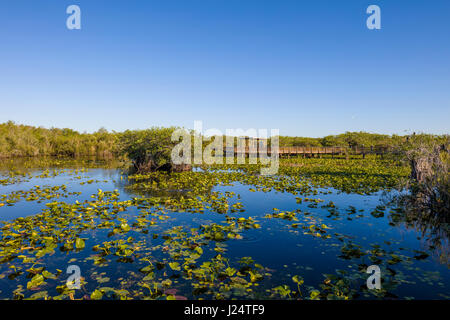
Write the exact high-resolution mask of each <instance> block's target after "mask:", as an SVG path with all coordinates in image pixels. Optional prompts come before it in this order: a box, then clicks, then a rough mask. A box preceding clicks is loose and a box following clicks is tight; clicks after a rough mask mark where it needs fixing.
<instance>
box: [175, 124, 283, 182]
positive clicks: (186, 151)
mask: <svg viewBox="0 0 450 320" xmlns="http://www.w3.org/2000/svg"><path fill="white" fill-rule="evenodd" d="M279 132H280V131H279V129H271V130H270V139H269V132H268V130H267V129H258V130H257V129H254V128H251V129H247V130H244V129H226V130H225V135H224V134H223V132H222V131H220V130H219V129H215V128H212V129H208V130H205V131H203V123H202V121H195V122H194V134H193V135H192V134H191V132H189V131H188V130H186V129H177V130H175V131H174V132H173V134H172V141H173V142H179V143H178V144H177V145H176V146H175V147H174V148H173V149H172V154H171V158H172V159H171V160H172V163H173V164H175V165H183V164H188V165H192V164H196V165H201V164H208V165H211V164H234V163H237V164H245V163H247V161H246V158H248V164H257V163H258V162H259V163H260V164H261V165H263V166H266V167H262V168H261V174H262V175H272V174H276V173H278V168H279V155H278V152H279ZM224 136H225V144H224ZM180 139H181V141H180ZM208 141H209V143H207V145H206V146H205V147H204V148H203V144H204V142H208ZM192 144H194V146H193V148H192ZM269 144H270V146H269ZM192 149H193V153H194V154H193V155H192Z"/></svg>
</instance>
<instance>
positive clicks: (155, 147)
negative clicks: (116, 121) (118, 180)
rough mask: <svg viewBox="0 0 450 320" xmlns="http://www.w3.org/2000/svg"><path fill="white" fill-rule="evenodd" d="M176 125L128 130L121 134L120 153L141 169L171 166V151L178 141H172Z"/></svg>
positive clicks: (149, 169)
mask: <svg viewBox="0 0 450 320" xmlns="http://www.w3.org/2000/svg"><path fill="white" fill-rule="evenodd" d="M176 129H177V128H175V127H170V128H162V127H161V128H158V127H153V128H151V129H147V130H132V131H131V130H127V131H125V132H123V133H120V134H119V150H120V153H122V154H124V155H126V156H127V157H128V158H130V159H131V160H132V161H133V164H134V166H135V168H136V169H137V170H139V171H154V170H158V169H161V168H163V167H170V162H171V161H170V159H171V152H172V149H173V147H174V146H175V145H176V144H177V143H178V142H173V141H172V139H171V138H172V133H173V132H174V131H175V130H176Z"/></svg>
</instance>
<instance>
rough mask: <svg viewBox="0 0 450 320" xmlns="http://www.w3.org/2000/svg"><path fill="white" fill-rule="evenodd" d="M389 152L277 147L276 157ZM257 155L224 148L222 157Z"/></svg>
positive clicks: (253, 151)
mask: <svg viewBox="0 0 450 320" xmlns="http://www.w3.org/2000/svg"><path fill="white" fill-rule="evenodd" d="M261 152H264V153H266V154H269V155H270V154H272V150H271V148H270V147H268V148H267V151H266V149H262V150H261ZM387 152H389V150H388V149H387V148H362V147H354V148H346V147H279V148H278V155H279V156H291V155H292V156H293V155H311V156H312V155H322V154H329V155H349V154H353V155H363V156H365V155H366V154H377V155H383V154H385V153H387ZM257 153H258V149H257V148H256V146H255V147H253V148H249V147H248V146H247V147H245V148H237V147H234V148H233V147H225V148H224V155H227V154H228V155H242V154H244V155H246V156H248V155H256V154H257Z"/></svg>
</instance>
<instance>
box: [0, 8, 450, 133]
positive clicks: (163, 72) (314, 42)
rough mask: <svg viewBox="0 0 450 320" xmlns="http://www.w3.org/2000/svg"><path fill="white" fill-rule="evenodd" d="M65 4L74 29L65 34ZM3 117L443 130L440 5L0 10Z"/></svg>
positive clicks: (79, 126)
mask: <svg viewBox="0 0 450 320" xmlns="http://www.w3.org/2000/svg"><path fill="white" fill-rule="evenodd" d="M71 4H77V5H79V6H80V8H81V11H82V29H81V30H68V29H67V28H66V18H67V17H68V14H66V8H67V7H68V6H69V5H71ZM370 4H377V5H379V6H380V7H381V24H382V29H381V30H368V29H367V28H366V19H367V17H368V15H367V14H366V12H365V11H366V8H367V7H368V6H369V5H370ZM7 120H13V121H15V122H18V123H24V124H31V125H38V126H39V125H41V126H44V127H52V126H54V127H69V128H73V129H76V130H79V131H88V132H92V131H95V130H97V129H98V128H100V127H102V126H103V127H105V128H107V129H108V130H116V131H122V130H125V129H142V128H146V127H150V126H155V125H156V126H170V125H177V126H184V127H187V128H192V127H193V121H194V120H202V121H203V122H204V127H206V128H213V127H214V128H218V129H221V130H225V128H244V129H248V128H267V129H271V128H279V129H280V133H281V134H282V135H299V136H312V137H317V136H324V135H327V134H336V133H342V132H345V131H360V130H364V131H369V132H378V133H389V134H391V133H398V134H404V133H411V132H413V131H416V132H429V133H439V134H440V133H449V123H450V1H448V0H442V1H425V0H424V1H415V0H409V1H400V0H397V1H380V0H370V1H360V0H355V1H350V0H346V1H331V0H330V1H321V0H309V1H300V0H297V1H283V0H270V1H269V0H264V1H263V0H177V1H175V0H159V1H133V0H127V1H125V0H120V1H119V0H117V1H111V0H109V1H103V0H70V1H66V0H39V1H38V0H32V1H31V0H30V1H22V0H2V1H1V2H0V122H5V121H7Z"/></svg>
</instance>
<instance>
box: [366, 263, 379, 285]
mask: <svg viewBox="0 0 450 320" xmlns="http://www.w3.org/2000/svg"><path fill="white" fill-rule="evenodd" d="M366 273H370V274H371V276H370V277H369V278H367V281H366V284H367V289H369V290H373V289H381V269H380V267H379V266H377V265H376V264H373V265H371V266H368V267H367V270H366Z"/></svg>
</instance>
